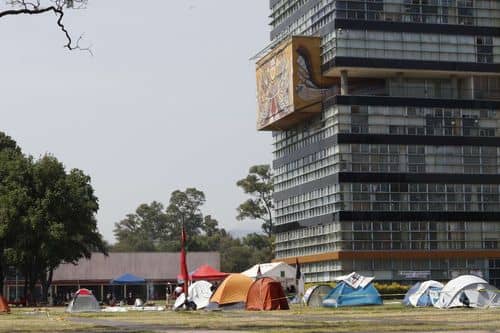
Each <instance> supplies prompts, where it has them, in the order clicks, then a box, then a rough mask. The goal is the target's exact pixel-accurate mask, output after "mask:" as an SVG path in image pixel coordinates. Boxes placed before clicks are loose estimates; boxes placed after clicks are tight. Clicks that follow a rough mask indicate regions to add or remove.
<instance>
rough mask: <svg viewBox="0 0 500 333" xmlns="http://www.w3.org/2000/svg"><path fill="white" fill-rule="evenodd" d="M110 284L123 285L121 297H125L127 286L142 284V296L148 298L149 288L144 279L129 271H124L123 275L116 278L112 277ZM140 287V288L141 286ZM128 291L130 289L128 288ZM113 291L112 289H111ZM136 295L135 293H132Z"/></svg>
mask: <svg viewBox="0 0 500 333" xmlns="http://www.w3.org/2000/svg"><path fill="white" fill-rule="evenodd" d="M111 284H112V285H114V286H116V285H119V286H123V297H124V298H126V297H127V286H137V285H144V293H142V296H143V297H145V298H146V299H149V288H148V287H147V285H146V280H145V279H144V278H142V277H139V276H136V275H134V274H130V273H125V274H123V275H120V276H119V277H117V278H114V279H113V280H111ZM141 289H142V288H141ZM129 291H130V289H129ZM113 292H114V289H113ZM134 296H137V295H134Z"/></svg>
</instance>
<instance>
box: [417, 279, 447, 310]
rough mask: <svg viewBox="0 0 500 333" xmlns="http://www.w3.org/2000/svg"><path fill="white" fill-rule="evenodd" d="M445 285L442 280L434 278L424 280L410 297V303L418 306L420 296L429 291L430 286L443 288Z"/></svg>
mask: <svg viewBox="0 0 500 333" xmlns="http://www.w3.org/2000/svg"><path fill="white" fill-rule="evenodd" d="M443 287H444V285H443V284H442V283H441V282H437V281H434V280H429V281H425V282H422V283H421V284H420V287H419V288H418V290H417V291H415V293H414V294H413V295H411V296H410V297H409V301H410V304H411V305H413V306H418V301H419V300H420V297H422V296H423V295H424V294H425V293H428V292H429V289H430V288H439V289H441V288H443ZM431 298H432V297H431Z"/></svg>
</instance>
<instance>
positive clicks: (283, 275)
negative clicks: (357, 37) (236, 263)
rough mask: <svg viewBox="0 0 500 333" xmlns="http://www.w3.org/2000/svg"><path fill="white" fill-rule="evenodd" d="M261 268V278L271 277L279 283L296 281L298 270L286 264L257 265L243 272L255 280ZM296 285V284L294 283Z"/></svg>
mask: <svg viewBox="0 0 500 333" xmlns="http://www.w3.org/2000/svg"><path fill="white" fill-rule="evenodd" d="M259 267H260V272H261V277H270V278H273V279H275V280H278V281H283V280H295V277H296V273H297V272H296V270H295V267H293V266H290V265H288V264H287V263H284V262H270V263H264V264H257V265H254V266H252V267H251V268H249V269H247V270H246V271H244V272H242V273H241V274H243V275H246V276H248V277H250V278H253V279H255V278H256V277H257V272H258V270H259ZM294 284H295V283H294Z"/></svg>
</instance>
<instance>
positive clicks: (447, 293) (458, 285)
mask: <svg viewBox="0 0 500 333" xmlns="http://www.w3.org/2000/svg"><path fill="white" fill-rule="evenodd" d="M434 306H435V307H437V308H453V307H462V306H470V307H473V308H488V307H499V306H500V294H499V291H498V290H497V289H496V288H495V287H493V286H491V285H489V284H488V282H486V281H485V280H483V279H482V278H480V277H478V276H474V275H462V276H459V277H457V278H456V279H453V280H451V281H450V282H448V283H447V284H446V285H445V286H444V288H443V289H442V290H441V293H440V295H439V300H438V301H437V302H436V304H435V305H434Z"/></svg>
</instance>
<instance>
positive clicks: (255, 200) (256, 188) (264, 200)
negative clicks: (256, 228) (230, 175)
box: [236, 165, 273, 238]
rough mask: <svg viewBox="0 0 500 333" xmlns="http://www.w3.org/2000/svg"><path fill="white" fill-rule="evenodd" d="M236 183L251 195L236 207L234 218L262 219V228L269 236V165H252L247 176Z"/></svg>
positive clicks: (270, 185) (271, 188)
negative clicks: (236, 213) (236, 214)
mask: <svg viewBox="0 0 500 333" xmlns="http://www.w3.org/2000/svg"><path fill="white" fill-rule="evenodd" d="M236 185H237V186H239V187H241V188H242V189H243V191H244V192H245V193H246V194H249V195H251V196H252V198H250V199H248V200H246V201H245V202H243V203H242V204H241V205H240V206H239V207H238V209H237V210H238V216H237V217H236V218H237V219H238V220H245V219H252V220H261V221H263V223H262V230H263V231H264V232H265V233H266V234H267V236H268V237H269V238H271V237H272V234H273V215H272V209H273V200H272V193H273V182H272V174H271V168H270V166H269V165H255V166H252V167H251V168H250V170H249V174H248V176H246V178H244V179H241V180H239V181H238V182H237V183H236Z"/></svg>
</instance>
